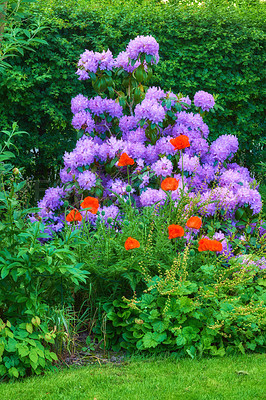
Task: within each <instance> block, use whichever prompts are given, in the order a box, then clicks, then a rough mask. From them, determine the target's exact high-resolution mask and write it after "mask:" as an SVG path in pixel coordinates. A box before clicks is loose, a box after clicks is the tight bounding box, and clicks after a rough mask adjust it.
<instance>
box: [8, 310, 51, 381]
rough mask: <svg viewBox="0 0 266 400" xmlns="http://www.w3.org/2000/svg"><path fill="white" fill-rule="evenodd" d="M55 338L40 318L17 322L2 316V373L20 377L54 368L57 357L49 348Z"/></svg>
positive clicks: (10, 376) (11, 376)
mask: <svg viewBox="0 0 266 400" xmlns="http://www.w3.org/2000/svg"><path fill="white" fill-rule="evenodd" d="M55 337H56V334H55V333H53V332H49V329H48V326H47V325H46V324H44V323H41V321H40V318H39V317H34V318H32V319H31V321H30V322H28V323H20V324H16V325H11V323H10V322H9V321H6V323H4V322H3V320H2V319H0V376H1V377H3V378H5V377H8V378H19V377H23V376H25V375H28V374H29V373H35V374H40V373H41V372H42V371H43V370H44V369H47V368H49V367H51V366H52V363H53V361H55V360H57V356H56V354H55V353H53V352H51V351H50V350H49V347H50V346H51V344H52V343H54V338H55Z"/></svg>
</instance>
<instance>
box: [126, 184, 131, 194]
mask: <svg viewBox="0 0 266 400" xmlns="http://www.w3.org/2000/svg"><path fill="white" fill-rule="evenodd" d="M126 191H127V192H128V193H130V192H131V191H132V187H131V186H130V185H127V187H126Z"/></svg>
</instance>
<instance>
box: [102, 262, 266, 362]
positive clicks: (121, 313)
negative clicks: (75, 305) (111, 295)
mask: <svg viewBox="0 0 266 400" xmlns="http://www.w3.org/2000/svg"><path fill="white" fill-rule="evenodd" d="M241 261H242V260H241V259H232V260H231V262H230V264H231V266H230V267H228V268H224V267H223V266H222V265H221V264H220V263H219V262H209V263H208V264H204V265H201V267H200V268H198V269H197V270H196V271H195V272H194V273H193V272H192V271H191V269H189V268H188V267H187V255H186V254H185V255H184V257H183V259H181V258H179V259H178V258H177V259H175V260H174V261H173V264H172V266H171V268H170V269H169V270H167V271H166V272H165V273H160V274H159V275H154V276H149V275H148V274H147V273H146V271H145V269H144V270H143V278H144V280H145V281H146V290H144V292H143V293H142V294H140V295H139V296H137V295H135V296H133V297H132V298H131V299H126V298H124V299H123V300H122V299H121V300H115V301H114V302H113V304H112V305H110V304H109V305H108V304H106V305H105V306H104V309H105V311H106V321H107V325H106V328H105V342H106V345H107V346H109V347H111V348H113V350H119V349H121V348H122V349H126V350H128V351H130V352H134V351H136V349H138V350H140V351H146V352H147V351H148V352H149V351H151V352H159V351H171V352H175V353H176V355H177V356H178V357H181V356H185V355H187V354H188V355H189V356H190V357H192V358H194V357H196V356H197V357H198V356H201V355H214V356H223V355H225V354H232V353H235V352H241V353H245V351H251V350H252V351H257V352H264V351H265V345H266V341H265V335H264V332H265V325H266V321H265V300H266V298H265V290H264V287H265V279H263V276H262V271H261V270H259V269H258V267H256V266H255V264H254V266H250V265H248V266H243V264H242V263H241Z"/></svg>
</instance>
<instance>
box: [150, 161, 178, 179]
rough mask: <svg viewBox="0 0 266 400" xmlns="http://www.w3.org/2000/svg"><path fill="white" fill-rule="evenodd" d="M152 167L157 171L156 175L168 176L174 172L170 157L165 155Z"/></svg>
mask: <svg viewBox="0 0 266 400" xmlns="http://www.w3.org/2000/svg"><path fill="white" fill-rule="evenodd" d="M151 168H152V169H153V171H154V172H155V175H156V176H163V177H167V176H170V175H171V174H172V172H173V164H172V162H171V161H170V160H168V158H166V157H163V158H161V159H160V160H159V161H156V163H154V164H152V166H151Z"/></svg>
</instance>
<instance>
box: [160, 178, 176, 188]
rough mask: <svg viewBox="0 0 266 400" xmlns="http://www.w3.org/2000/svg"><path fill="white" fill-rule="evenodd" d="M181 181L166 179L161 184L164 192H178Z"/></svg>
mask: <svg viewBox="0 0 266 400" xmlns="http://www.w3.org/2000/svg"><path fill="white" fill-rule="evenodd" d="M178 183H179V181H178V180H177V179H175V178H165V179H164V180H163V181H162V183H161V188H162V189H163V190H176V189H177V188H178Z"/></svg>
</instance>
